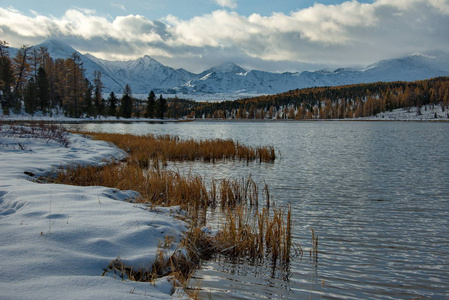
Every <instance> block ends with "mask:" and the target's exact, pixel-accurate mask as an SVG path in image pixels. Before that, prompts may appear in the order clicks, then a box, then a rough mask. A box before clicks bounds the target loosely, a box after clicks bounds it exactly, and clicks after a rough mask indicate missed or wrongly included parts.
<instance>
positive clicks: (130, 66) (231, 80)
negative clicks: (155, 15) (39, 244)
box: [38, 39, 449, 98]
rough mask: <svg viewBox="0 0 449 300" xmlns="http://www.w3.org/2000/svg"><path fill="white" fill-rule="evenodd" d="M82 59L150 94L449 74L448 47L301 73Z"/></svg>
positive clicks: (64, 50)
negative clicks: (351, 66) (195, 70)
mask: <svg viewBox="0 0 449 300" xmlns="http://www.w3.org/2000/svg"><path fill="white" fill-rule="evenodd" d="M38 46H46V47H47V48H48V49H49V52H50V54H51V55H52V57H54V58H67V57H70V56H71V55H72V53H73V52H75V50H74V49H73V48H71V47H69V46H67V45H65V44H64V43H62V42H59V41H57V40H53V39H52V40H48V41H46V42H44V43H43V44H41V45H38ZM81 58H82V61H83V67H84V68H85V69H86V75H87V77H88V78H89V79H92V77H93V72H94V71H95V70H97V71H101V72H102V74H103V76H102V80H103V83H104V86H105V88H104V91H103V92H104V93H109V92H110V91H114V92H116V93H121V92H122V90H123V87H124V85H125V84H129V85H130V87H131V89H132V91H133V93H134V94H148V93H149V91H151V90H153V91H155V92H156V93H162V94H176V93H178V94H185V95H187V94H189V95H205V94H206V95H212V94H221V95H229V98H235V95H245V94H252V95H257V94H274V93H281V92H285V91H288V90H292V89H297V88H307V87H314V86H337V85H346V84H356V83H370V82H378V81H414V80H421V79H429V78H432V77H438V76H449V55H448V54H446V53H443V52H430V53H426V54H419V53H415V54H412V55H409V56H406V57H402V58H396V59H390V60H383V61H380V62H377V63H374V64H372V65H369V66H366V67H364V68H360V69H349V68H339V69H336V70H318V71H313V72H312V71H306V72H301V73H299V72H296V73H270V72H264V71H257V70H252V71H247V70H244V69H243V68H241V67H240V66H238V65H235V64H233V63H226V64H223V65H220V66H217V67H212V68H210V69H208V70H205V71H204V72H201V73H200V74H193V73H191V72H188V71H186V70H184V69H174V68H171V67H168V66H165V65H163V64H161V63H159V62H158V61H157V60H155V59H153V58H151V57H150V56H144V57H141V58H138V59H136V60H130V61H106V60H102V59H99V58H96V57H94V56H93V55H90V54H86V55H81ZM231 95H232V96H231ZM181 97H182V95H181Z"/></svg>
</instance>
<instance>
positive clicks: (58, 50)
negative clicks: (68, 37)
mask: <svg viewBox="0 0 449 300" xmlns="http://www.w3.org/2000/svg"><path fill="white" fill-rule="evenodd" d="M35 47H45V48H47V50H48V52H49V53H51V56H52V58H54V59H56V58H63V59H66V58H69V57H70V56H72V54H73V53H74V52H77V53H78V51H76V50H75V49H73V48H72V47H70V46H69V45H67V44H66V43H64V42H62V41H60V40H58V39H54V38H51V39H48V40H45V41H44V42H43V43H41V44H39V45H37V46H35Z"/></svg>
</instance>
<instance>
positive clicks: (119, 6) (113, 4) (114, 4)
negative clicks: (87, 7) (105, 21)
mask: <svg viewBox="0 0 449 300" xmlns="http://www.w3.org/2000/svg"><path fill="white" fill-rule="evenodd" d="M111 6H112V7H116V8H118V9H121V10H123V11H126V7H125V5H123V4H120V3H112V4H111Z"/></svg>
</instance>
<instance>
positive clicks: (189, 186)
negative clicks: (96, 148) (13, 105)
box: [52, 163, 210, 209]
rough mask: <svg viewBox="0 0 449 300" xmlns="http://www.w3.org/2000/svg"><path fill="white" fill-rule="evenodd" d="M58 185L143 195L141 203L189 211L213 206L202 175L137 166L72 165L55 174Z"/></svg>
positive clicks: (116, 164) (114, 164)
mask: <svg viewBox="0 0 449 300" xmlns="http://www.w3.org/2000/svg"><path fill="white" fill-rule="evenodd" d="M52 181H53V182H55V183H63V184H71V185H80V186H92V185H94V186H106V187H112V188H117V189H121V190H130V189H132V190H135V191H137V192H139V193H140V195H141V199H138V201H140V202H146V203H152V204H155V205H163V206H173V205H180V206H182V207H184V208H186V209H188V208H189V207H194V208H199V207H208V206H210V202H209V193H208V191H207V188H206V185H205V182H204V181H203V179H202V177H201V176H199V175H193V174H187V175H182V174H180V173H179V172H177V171H170V170H164V169H159V168H150V169H148V170H145V169H142V168H141V167H140V166H139V165H138V164H130V163H127V164H126V163H125V164H122V163H112V164H109V165H105V166H69V167H67V168H66V169H64V170H63V171H61V172H59V173H58V174H56V176H55V178H53V179H52Z"/></svg>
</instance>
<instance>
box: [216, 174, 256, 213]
mask: <svg viewBox="0 0 449 300" xmlns="http://www.w3.org/2000/svg"><path fill="white" fill-rule="evenodd" d="M218 191H219V197H220V207H221V208H222V209H226V208H234V207H236V206H239V205H249V206H257V205H259V189H258V186H257V184H256V183H255V182H254V180H253V179H252V178H251V176H250V177H249V178H248V179H245V178H241V179H223V180H222V181H221V183H220V185H219V190H218Z"/></svg>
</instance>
